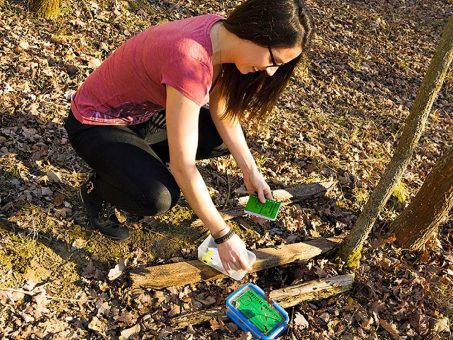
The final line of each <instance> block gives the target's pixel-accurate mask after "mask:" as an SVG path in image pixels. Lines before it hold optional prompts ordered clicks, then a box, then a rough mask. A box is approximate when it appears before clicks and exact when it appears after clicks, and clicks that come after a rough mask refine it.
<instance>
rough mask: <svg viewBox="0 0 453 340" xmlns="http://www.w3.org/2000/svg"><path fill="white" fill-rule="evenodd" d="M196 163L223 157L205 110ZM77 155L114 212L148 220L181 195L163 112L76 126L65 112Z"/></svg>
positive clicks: (200, 127) (202, 111)
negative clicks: (133, 121)
mask: <svg viewBox="0 0 453 340" xmlns="http://www.w3.org/2000/svg"><path fill="white" fill-rule="evenodd" d="M198 125H199V126H198V128H199V134H198V135H199V137H198V149H197V153H196V159H207V158H212V157H218V156H223V155H226V154H228V153H229V152H228V149H227V148H226V146H225V144H223V141H222V139H221V137H220V136H219V134H218V132H217V130H216V128H215V125H214V123H213V121H212V119H211V114H210V112H209V110H208V109H206V108H202V109H201V110H200V119H199V124H198ZM65 128H66V131H67V132H68V135H69V140H70V142H71V144H72V146H73V147H74V149H75V151H76V152H77V154H78V155H79V156H80V157H82V158H83V160H85V162H87V163H88V165H89V166H90V167H91V168H92V169H93V170H94V171H95V173H96V176H94V179H93V181H94V187H95V190H96V193H97V195H98V196H99V197H100V198H101V199H103V200H104V201H107V202H110V203H112V204H113V205H115V206H116V207H117V208H119V209H122V210H124V211H127V212H129V213H132V214H136V215H141V216H153V215H157V214H160V213H163V212H165V211H167V210H169V209H170V208H171V207H173V206H174V205H175V204H176V202H177V201H178V199H179V196H180V190H179V187H178V185H177V184H176V181H175V179H174V178H173V176H172V174H171V173H170V171H169V170H168V169H167V167H166V165H165V163H167V162H169V149H168V141H167V131H166V127H165V112H164V111H162V112H160V113H158V114H156V115H155V116H153V117H152V118H151V119H150V120H149V121H147V122H145V123H142V124H138V125H130V126H114V125H102V126H101V125H86V124H81V123H80V122H79V121H78V120H77V119H76V118H75V117H74V116H73V114H72V113H71V112H70V113H69V116H68V118H67V120H66V122H65Z"/></svg>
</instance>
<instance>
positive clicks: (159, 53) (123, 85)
mask: <svg viewBox="0 0 453 340" xmlns="http://www.w3.org/2000/svg"><path fill="white" fill-rule="evenodd" d="M223 19H224V18H223V17H221V16H219V15H213V14H209V15H202V16H197V17H192V18H189V19H184V20H179V21H173V22H170V23H167V24H164V25H160V26H155V27H151V28H149V29H148V30H146V31H144V32H142V33H139V34H138V35H136V36H134V37H133V38H131V39H129V40H127V41H126V42H125V43H124V44H123V45H121V46H120V47H119V48H118V49H116V50H115V51H114V52H113V53H112V54H111V55H110V56H109V57H108V58H107V59H106V60H105V61H104V62H103V63H102V65H101V66H99V67H98V68H97V69H96V70H95V71H94V72H93V73H92V74H90V76H89V77H88V78H87V79H86V80H85V81H84V83H83V84H82V85H81V86H80V88H79V89H78V91H77V92H76V93H75V94H74V96H73V98H72V104H71V110H72V112H73V114H74V116H75V117H76V118H77V120H78V121H80V122H81V123H83V124H92V125H132V124H139V123H143V122H145V121H147V120H148V119H149V118H150V117H151V116H152V115H153V114H155V113H156V112H158V111H160V110H162V109H163V108H165V101H166V88H165V85H167V84H168V85H170V86H172V87H174V88H175V89H177V90H178V91H180V92H181V93H182V94H184V95H185V96H186V97H187V98H189V99H191V100H192V101H193V102H195V103H196V104H198V105H199V106H203V105H205V104H206V103H207V102H208V100H209V89H210V88H211V85H212V75H213V66H212V44H211V38H210V35H209V34H210V29H211V27H212V25H213V24H215V23H216V22H218V21H219V20H223Z"/></svg>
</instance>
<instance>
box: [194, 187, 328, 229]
mask: <svg viewBox="0 0 453 340" xmlns="http://www.w3.org/2000/svg"><path fill="white" fill-rule="evenodd" d="M335 183H336V182H335V181H329V182H320V183H310V184H301V185H296V186H294V187H290V188H286V189H278V190H273V191H272V195H273V197H274V199H275V200H276V201H278V202H282V204H283V205H287V204H291V203H294V202H299V201H302V200H304V199H308V198H313V197H320V196H323V195H325V193H326V192H327V191H328V190H329V189H330V188H332V187H333V186H334V185H335ZM248 198H249V196H242V197H240V198H239V199H238V203H239V205H240V207H235V208H231V209H225V210H221V211H220V215H221V216H222V218H223V219H224V220H225V221H228V220H231V219H233V218H236V217H239V216H243V215H245V213H244V209H243V208H242V207H243V206H245V205H246V204H247V200H248ZM191 226H192V227H201V226H203V222H202V221H201V220H200V219H196V220H195V221H193V222H192V223H191Z"/></svg>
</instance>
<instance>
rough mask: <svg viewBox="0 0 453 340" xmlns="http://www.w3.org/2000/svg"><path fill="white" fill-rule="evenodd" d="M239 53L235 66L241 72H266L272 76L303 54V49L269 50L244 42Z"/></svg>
mask: <svg viewBox="0 0 453 340" xmlns="http://www.w3.org/2000/svg"><path fill="white" fill-rule="evenodd" d="M238 47H239V46H238ZM238 51H239V53H237V57H236V60H235V65H236V67H237V69H238V70H239V72H241V73H242V74H247V73H250V72H259V71H264V72H266V73H267V74H268V75H269V76H272V75H274V73H275V72H277V70H278V67H279V66H281V65H283V64H286V63H287V62H289V61H291V60H293V59H294V58H296V57H297V56H299V55H300V54H301V53H302V47H301V46H300V45H299V46H294V47H289V48H288V47H278V48H277V47H271V48H268V47H262V46H260V45H257V44H255V43H253V42H251V41H248V40H243V46H241V47H240V49H239V50H238Z"/></svg>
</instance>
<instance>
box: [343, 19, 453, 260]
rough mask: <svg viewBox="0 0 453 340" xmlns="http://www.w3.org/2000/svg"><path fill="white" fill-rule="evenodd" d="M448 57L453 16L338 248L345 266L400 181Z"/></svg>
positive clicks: (452, 40) (451, 49)
mask: <svg viewBox="0 0 453 340" xmlns="http://www.w3.org/2000/svg"><path fill="white" fill-rule="evenodd" d="M452 59H453V16H452V17H451V18H450V19H449V21H448V23H447V26H446V27H445V29H444V31H443V33H442V36H441V38H440V42H439V45H438V47H437V49H436V52H435V53H434V56H433V58H432V60H431V62H430V64H429V67H428V70H427V72H426V75H425V77H424V78H423V81H422V84H421V86H420V89H419V92H418V93H417V97H416V98H415V101H414V104H413V105H412V108H411V111H410V114H409V116H408V118H407V120H406V124H405V127H404V129H403V132H402V135H401V138H400V141H399V142H398V146H397V148H396V150H395V154H394V155H393V157H392V159H391V160H390V163H389V164H388V166H387V168H386V170H385V171H384V174H383V175H382V177H381V179H380V180H379V183H378V185H377V186H376V188H375V190H374V191H373V192H372V194H371V195H370V198H369V199H368V201H367V203H366V204H365V206H364V208H363V211H362V213H361V214H360V216H359V218H358V219H357V222H356V223H355V225H354V227H353V228H352V230H351V232H350V233H349V235H348V236H347V237H346V239H345V242H344V243H343V245H342V246H341V247H340V249H339V251H338V255H339V256H340V257H341V258H342V259H343V260H344V261H345V262H346V265H347V266H348V267H355V266H356V265H357V264H358V261H359V260H360V257H361V252H362V247H363V243H364V242H365V240H366V239H367V237H368V234H369V233H370V231H371V229H372V227H373V224H374V222H375V221H376V218H377V216H378V214H379V212H380V211H381V210H382V209H383V207H384V205H385V203H386V202H387V200H388V198H389V197H390V195H391V193H392V191H393V189H394V187H395V186H396V184H397V183H398V182H399V181H400V180H401V177H402V175H403V172H404V170H405V169H406V167H407V164H408V163H409V160H410V158H411V156H412V153H413V151H414V149H415V147H416V146H417V143H418V140H419V139H420V136H421V134H422V132H423V130H424V127H425V124H426V120H427V118H428V114H429V112H430V111H431V107H432V105H433V102H434V100H435V98H436V96H437V94H438V92H439V90H440V88H441V87H442V83H443V81H444V79H445V75H446V74H447V70H448V67H449V65H450V63H451V61H452Z"/></svg>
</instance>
